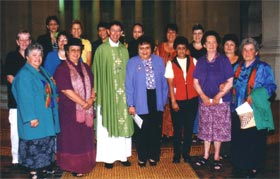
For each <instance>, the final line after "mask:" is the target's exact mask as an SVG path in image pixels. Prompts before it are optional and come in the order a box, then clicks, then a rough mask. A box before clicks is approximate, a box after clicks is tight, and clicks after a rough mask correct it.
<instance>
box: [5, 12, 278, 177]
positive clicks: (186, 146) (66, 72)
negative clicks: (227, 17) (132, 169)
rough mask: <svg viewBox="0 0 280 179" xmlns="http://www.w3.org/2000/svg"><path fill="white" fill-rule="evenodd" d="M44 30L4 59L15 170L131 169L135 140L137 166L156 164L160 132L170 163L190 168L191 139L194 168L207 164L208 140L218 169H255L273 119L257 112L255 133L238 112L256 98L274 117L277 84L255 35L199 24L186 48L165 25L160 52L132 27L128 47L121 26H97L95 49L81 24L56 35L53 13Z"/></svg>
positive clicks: (34, 173) (23, 37) (24, 34)
mask: <svg viewBox="0 0 280 179" xmlns="http://www.w3.org/2000/svg"><path fill="white" fill-rule="evenodd" d="M46 27H47V33H46V34H44V35H42V36H40V37H39V38H38V40H37V42H35V43H32V42H31V36H30V33H29V32H28V31H26V30H23V31H20V32H19V33H18V34H17V39H16V43H17V45H18V48H17V50H16V51H13V52H11V53H9V54H8V56H7V59H6V70H7V73H6V74H7V80H8V95H9V108H10V110H9V121H10V124H11V141H12V158H13V160H12V163H13V166H14V167H16V166H17V165H18V163H19V164H20V165H22V166H24V167H27V168H29V169H30V178H33V179H35V178H38V177H40V176H41V175H45V174H49V173H53V172H54V171H53V169H52V166H53V163H54V162H55V160H56V164H57V165H58V166H59V167H60V168H61V169H62V170H65V171H70V172H72V175H73V176H76V177H82V176H83V175H84V174H85V173H88V172H90V171H91V170H92V169H93V168H94V166H95V164H96V162H104V167H106V168H107V169H111V168H113V167H114V163H115V162H117V161H119V162H120V163H121V164H122V165H123V166H125V167H129V166H130V165H131V163H130V161H129V160H128V158H129V157H130V156H131V155H132V152H131V150H132V140H131V137H132V136H133V137H134V138H135V144H136V149H137V154H138V165H139V166H140V167H145V166H146V163H147V162H148V163H149V165H150V166H156V165H157V163H158V162H159V161H160V144H161V137H162V136H163V135H166V136H173V147H174V154H173V160H172V162H173V163H175V164H177V163H180V160H181V157H182V158H183V160H184V162H185V163H190V162H191V157H190V149H191V145H192V134H193V133H196V134H197V137H198V138H199V139H200V140H203V141H204V142H203V143H204V155H203V156H202V157H200V158H199V159H198V160H197V161H195V162H194V164H195V165H196V166H197V167H201V166H204V165H206V164H208V163H209V157H210V146H211V143H212V142H213V143H214V149H215V153H214V161H213V169H214V170H221V169H222V167H223V165H222V162H221V159H222V158H225V156H229V155H230V156H231V159H232V163H233V165H234V166H235V167H236V168H238V169H242V170H245V171H246V175H255V174H256V173H257V171H258V170H259V169H261V167H262V165H263V159H264V152H265V144H266V133H267V130H273V129H274V128H273V119H272V118H269V119H268V118H267V116H264V115H258V116H255V118H256V119H255V121H256V125H255V126H254V127H251V128H248V129H241V128H240V120H239V116H238V115H237V113H236V111H235V108H237V107H238V106H240V105H241V104H243V103H244V102H245V101H247V102H248V103H249V104H250V105H252V107H253V109H254V112H255V111H258V110H260V109H258V108H259V105H257V103H258V102H259V98H261V99H262V100H263V101H265V102H266V103H267V104H268V105H266V106H267V108H266V110H267V111H269V110H270V112H271V109H270V108H269V104H270V103H269V101H268V98H269V97H270V96H272V94H273V93H274V91H275V90H276V84H275V81H274V76H273V72H272V69H271V67H270V66H269V65H268V64H267V63H265V62H263V61H260V59H259V45H258V43H257V42H256V41H255V40H254V39H253V38H245V39H243V41H242V42H241V45H240V47H239V41H238V38H237V36H236V35H234V34H226V35H225V36H224V37H223V39H221V37H220V36H219V34H218V33H217V32H216V31H212V30H210V31H206V32H204V28H203V27H202V25H200V24H196V25H194V26H193V28H192V32H193V34H192V36H193V40H192V42H191V43H189V41H188V39H187V38H186V37H183V36H179V35H178V27H177V25H176V24H168V25H167V26H166V28H165V34H166V41H165V42H162V43H160V44H159V45H158V46H157V47H156V45H155V43H154V40H153V39H152V38H151V37H149V36H147V35H144V27H143V25H142V24H140V23H136V24H134V26H133V29H132V34H133V40H132V41H131V42H129V43H128V47H126V46H125V45H124V44H122V43H121V42H120V38H121V36H122V34H123V25H122V23H121V22H119V21H112V22H110V23H105V22H100V23H99V24H98V26H97V31H98V35H99V39H98V40H97V41H94V42H93V43H91V42H90V41H89V40H87V39H84V38H82V31H83V26H82V23H81V22H80V21H78V20H74V21H73V22H72V24H71V29H70V34H68V33H67V32H66V31H61V32H59V30H58V29H59V20H58V19H57V17H56V16H49V17H48V18H47V20H46ZM221 42H222V47H223V50H222V51H221V52H220V50H219V46H220V43H221ZM238 47H239V50H238ZM238 51H240V55H239V53H238ZM260 93H261V95H260ZM256 96H258V97H257V99H256ZM263 101H262V102H263ZM94 119H95V120H94ZM139 119H140V121H141V122H139ZM136 121H137V122H136ZM267 121H269V122H267ZM95 140H96V142H95ZM222 143H223V147H222ZM221 149H222V150H221Z"/></svg>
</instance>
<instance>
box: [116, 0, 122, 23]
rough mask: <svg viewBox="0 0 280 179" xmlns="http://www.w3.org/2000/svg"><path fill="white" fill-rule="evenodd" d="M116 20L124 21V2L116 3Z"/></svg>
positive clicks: (117, 0) (119, 0)
mask: <svg viewBox="0 0 280 179" xmlns="http://www.w3.org/2000/svg"><path fill="white" fill-rule="evenodd" d="M114 19H115V20H118V21H121V20H122V1H121V0H115V1H114Z"/></svg>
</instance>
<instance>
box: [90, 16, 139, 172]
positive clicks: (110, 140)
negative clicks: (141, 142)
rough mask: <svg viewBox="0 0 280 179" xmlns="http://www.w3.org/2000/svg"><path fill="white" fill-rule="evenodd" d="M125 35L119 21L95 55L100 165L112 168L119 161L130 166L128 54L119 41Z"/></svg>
mask: <svg viewBox="0 0 280 179" xmlns="http://www.w3.org/2000/svg"><path fill="white" fill-rule="evenodd" d="M122 33H123V28H122V24H121V23H120V22H118V21H114V22H111V23H110V25H109V30H108V34H109V39H108V40H107V41H106V42H104V43H103V44H102V45H100V46H99V47H98V48H97V50H96V53H95V55H94V63H93V67H92V70H93V73H94V89H95V92H96V105H97V124H96V130H97V136H96V138H97V154H96V161H97V162H105V167H106V168H112V167H113V163H114V162H115V161H121V163H122V164H123V165H124V166H130V162H129V161H128V160H127V157H130V156H131V136H132V134H133V132H134V130H133V121H132V118H131V116H130V115H129V114H128V110H127V109H128V106H127V104H126V96H125V75H126V74H125V73H126V63H127V61H128V59H129V55H128V50H127V49H126V47H125V46H124V45H123V44H122V43H121V42H120V41H119V39H120V37H121V34H122Z"/></svg>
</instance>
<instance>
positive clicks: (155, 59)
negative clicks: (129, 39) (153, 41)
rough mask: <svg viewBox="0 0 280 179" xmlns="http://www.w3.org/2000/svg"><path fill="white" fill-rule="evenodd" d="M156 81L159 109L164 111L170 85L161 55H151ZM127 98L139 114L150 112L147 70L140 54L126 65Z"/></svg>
mask: <svg viewBox="0 0 280 179" xmlns="http://www.w3.org/2000/svg"><path fill="white" fill-rule="evenodd" d="M151 58H152V67H153V70H154V74H155V81H156V99H157V110H158V111H163V109H164V105H165V104H166V103H167V94H168V85H167V80H166V78H165V77H164V72H165V67H164V63H163V60H162V58H161V57H159V56H157V55H153V54H152V56H151ZM125 88H126V89H125V90H126V100H127V105H128V106H131V105H133V106H135V109H136V113H137V114H148V113H149V111H148V102H147V92H146V91H147V90H146V72H145V68H144V65H143V62H142V60H141V58H140V57H139V56H135V57H132V58H131V59H129V61H128V63H127V65H126V81H125Z"/></svg>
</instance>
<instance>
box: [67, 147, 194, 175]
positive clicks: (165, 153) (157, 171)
mask: <svg viewBox="0 0 280 179" xmlns="http://www.w3.org/2000/svg"><path fill="white" fill-rule="evenodd" d="M129 161H131V163H132V165H131V166H130V167H124V166H122V165H121V163H120V162H115V163H114V167H113V169H106V168H105V167H104V164H103V163H97V165H96V167H95V168H94V169H93V170H92V171H91V172H90V173H88V174H86V175H84V177H82V178H83V179H179V178H181V179H187V178H191V179H198V176H197V174H196V173H195V171H194V170H193V169H192V167H191V166H190V165H189V164H186V163H184V162H183V161H181V163H180V164H173V163H172V150H170V149H169V148H165V149H161V159H160V162H159V163H158V164H157V166H154V167H151V166H150V165H149V163H147V165H146V167H144V168H140V167H139V166H138V164H137V154H136V152H135V151H133V155H132V157H130V158H129ZM62 179H77V178H76V177H73V176H72V175H71V173H70V172H64V173H63V176H62Z"/></svg>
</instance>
